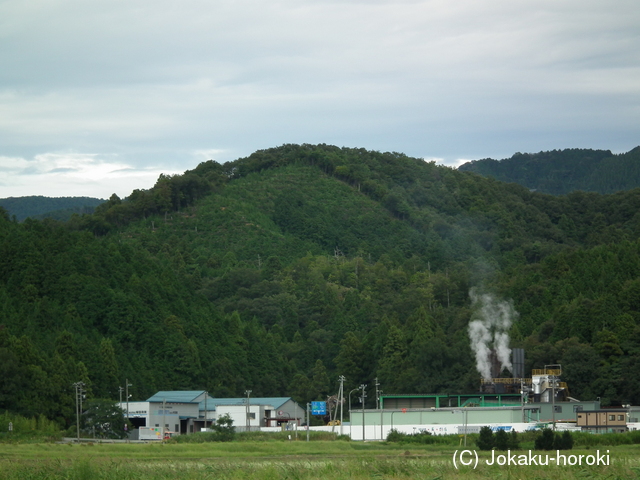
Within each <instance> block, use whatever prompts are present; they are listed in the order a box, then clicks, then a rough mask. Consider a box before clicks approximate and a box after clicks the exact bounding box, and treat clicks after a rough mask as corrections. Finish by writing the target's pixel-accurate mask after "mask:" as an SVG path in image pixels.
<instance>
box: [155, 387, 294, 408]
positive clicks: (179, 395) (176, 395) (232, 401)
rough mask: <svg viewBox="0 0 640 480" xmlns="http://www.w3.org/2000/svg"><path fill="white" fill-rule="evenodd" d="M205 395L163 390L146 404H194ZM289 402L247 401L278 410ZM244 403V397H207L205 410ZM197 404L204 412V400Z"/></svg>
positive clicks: (272, 399)
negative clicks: (163, 402)
mask: <svg viewBox="0 0 640 480" xmlns="http://www.w3.org/2000/svg"><path fill="white" fill-rule="evenodd" d="M205 393H206V392H205V391H204V390H183V391H181V390H173V391H167V390H163V391H160V392H158V393H156V394H155V395H154V396H152V397H150V398H149V399H148V400H147V402H162V401H163V400H164V401H166V402H168V403H196V399H197V398H199V397H201V396H202V395H204V394H205ZM289 400H291V397H250V399H249V401H250V404H251V405H271V406H273V408H275V409H278V408H280V407H281V406H282V405H284V404H285V403H287V402H288V401H289ZM246 401H247V398H246V397H238V398H214V397H210V396H207V410H208V411H210V412H211V411H215V409H216V406H217V405H246ZM198 403H199V405H200V407H199V408H200V410H204V404H205V401H204V398H203V399H202V400H200V401H199V402H198Z"/></svg>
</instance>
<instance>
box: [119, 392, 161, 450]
mask: <svg viewBox="0 0 640 480" xmlns="http://www.w3.org/2000/svg"><path fill="white" fill-rule="evenodd" d="M128 414H129V409H128V408H127V415H128ZM166 414H167V399H166V398H163V399H162V443H163V444H164V436H165V430H164V429H165V425H166V423H167V420H166V416H165V415H166Z"/></svg>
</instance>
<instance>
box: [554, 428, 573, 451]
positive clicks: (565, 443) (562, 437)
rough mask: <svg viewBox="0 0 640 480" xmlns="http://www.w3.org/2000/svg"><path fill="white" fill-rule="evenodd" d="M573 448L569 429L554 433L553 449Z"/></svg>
mask: <svg viewBox="0 0 640 480" xmlns="http://www.w3.org/2000/svg"><path fill="white" fill-rule="evenodd" d="M572 448H573V436H572V435H571V432H570V431H569V430H565V431H564V432H562V433H556V435H555V438H554V440H553V450H571V449H572Z"/></svg>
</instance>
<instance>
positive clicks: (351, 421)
mask: <svg viewBox="0 0 640 480" xmlns="http://www.w3.org/2000/svg"><path fill="white" fill-rule="evenodd" d="M356 390H359V388H358V387H356V388H354V389H353V390H351V391H350V392H349V436H350V437H351V424H352V423H353V420H352V418H351V394H352V393H353V392H355V391H356Z"/></svg>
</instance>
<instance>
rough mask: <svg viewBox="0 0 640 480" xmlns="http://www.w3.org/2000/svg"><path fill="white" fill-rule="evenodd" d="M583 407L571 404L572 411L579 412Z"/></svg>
mask: <svg viewBox="0 0 640 480" xmlns="http://www.w3.org/2000/svg"><path fill="white" fill-rule="evenodd" d="M582 409H583V405H574V406H573V411H574V412H581V411H582Z"/></svg>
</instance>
